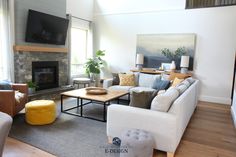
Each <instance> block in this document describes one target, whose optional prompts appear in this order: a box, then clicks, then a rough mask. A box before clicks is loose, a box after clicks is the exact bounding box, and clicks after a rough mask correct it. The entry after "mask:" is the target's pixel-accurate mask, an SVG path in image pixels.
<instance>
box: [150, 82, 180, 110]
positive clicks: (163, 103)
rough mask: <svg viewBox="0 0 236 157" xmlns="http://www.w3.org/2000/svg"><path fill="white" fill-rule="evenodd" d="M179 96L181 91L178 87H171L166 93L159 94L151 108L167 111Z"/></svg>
mask: <svg viewBox="0 0 236 157" xmlns="http://www.w3.org/2000/svg"><path fill="white" fill-rule="evenodd" d="M178 96H179V91H178V90H177V89H176V88H174V87H172V88H169V89H168V90H167V91H166V92H165V93H163V94H160V95H157V96H156V97H155V98H154V99H153V100H152V103H151V110H155V111H162V112H167V111H168V110H169V108H170V107H171V105H172V103H173V102H174V101H175V100H176V99H177V98H178Z"/></svg>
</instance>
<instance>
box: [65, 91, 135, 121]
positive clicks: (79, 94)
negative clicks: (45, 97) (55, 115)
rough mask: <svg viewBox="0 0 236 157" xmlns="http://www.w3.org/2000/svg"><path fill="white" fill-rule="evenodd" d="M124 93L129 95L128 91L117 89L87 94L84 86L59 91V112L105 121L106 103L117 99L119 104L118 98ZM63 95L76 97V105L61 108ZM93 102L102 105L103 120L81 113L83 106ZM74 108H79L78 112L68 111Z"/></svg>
mask: <svg viewBox="0 0 236 157" xmlns="http://www.w3.org/2000/svg"><path fill="white" fill-rule="evenodd" d="M124 95H128V97H130V95H129V92H127V91H117V90H108V92H107V94H102V95H93V94H87V93H86V90H85V88H83V89H76V90H71V91H67V92H63V93H61V112H63V113H67V114H70V115H74V116H79V117H84V118H89V119H93V120H98V121H103V122H106V107H107V106H108V105H110V102H111V101H112V100H117V103H118V104H119V98H120V97H122V96H124ZM64 97H72V98H77V105H76V106H75V107H71V108H68V109H65V110H64V108H63V98H64ZM84 100H89V102H85V103H84ZM93 102H95V103H97V104H102V105H103V120H100V119H96V118H93V117H87V116H84V115H83V106H85V105H87V104H90V103H93ZM75 108H80V114H78V113H74V112H70V111H71V110H73V109H75Z"/></svg>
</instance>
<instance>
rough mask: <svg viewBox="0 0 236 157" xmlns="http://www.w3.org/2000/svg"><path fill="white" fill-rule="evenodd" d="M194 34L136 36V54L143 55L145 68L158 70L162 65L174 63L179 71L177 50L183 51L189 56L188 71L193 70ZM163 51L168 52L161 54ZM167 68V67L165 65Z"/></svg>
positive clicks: (179, 58) (179, 57)
mask: <svg viewBox="0 0 236 157" xmlns="http://www.w3.org/2000/svg"><path fill="white" fill-rule="evenodd" d="M195 42H196V35H195V34H138V35H137V46H136V53H139V54H143V55H144V65H143V67H146V68H160V67H162V63H164V64H163V65H164V66H165V65H166V64H165V63H171V61H175V64H176V69H177V70H179V69H180V60H181V55H182V54H181V55H178V54H180V53H179V51H178V50H183V51H182V52H184V55H186V56H189V57H190V59H189V68H188V69H189V70H193V61H194V53H195V45H196V44H195ZM163 50H168V51H166V52H168V53H163ZM166 66H167V65H166Z"/></svg>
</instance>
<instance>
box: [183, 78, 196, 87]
mask: <svg viewBox="0 0 236 157" xmlns="http://www.w3.org/2000/svg"><path fill="white" fill-rule="evenodd" d="M185 80H186V81H188V82H189V83H190V85H191V84H193V83H194V82H195V80H194V79H193V78H192V77H189V78H187V79H185Z"/></svg>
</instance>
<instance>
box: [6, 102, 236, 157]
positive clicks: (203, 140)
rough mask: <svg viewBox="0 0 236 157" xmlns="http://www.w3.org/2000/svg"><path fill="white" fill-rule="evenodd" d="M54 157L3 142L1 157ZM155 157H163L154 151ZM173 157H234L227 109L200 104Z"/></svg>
mask: <svg viewBox="0 0 236 157" xmlns="http://www.w3.org/2000/svg"><path fill="white" fill-rule="evenodd" d="M41 156H43V157H53V155H51V154H48V153H47V152H44V151H42V150H40V149H37V148H35V147H32V146H30V145H28V144H25V143H22V142H20V141H17V140H15V139H12V138H8V139H7V141H6V147H5V150H4V154H3V157H41ZM153 156H154V157H166V153H165V152H160V151H155V153H154V155H153ZM175 157H236V129H235V128H234V126H233V122H232V118H231V113H230V106H228V105H221V104H215V103H208V102H199V104H198V106H197V109H196V111H195V113H194V115H193V116H192V118H191V121H190V123H189V125H188V127H187V129H186V132H185V133H184V136H183V138H182V140H181V142H180V145H179V147H178V148H177V151H176V154H175Z"/></svg>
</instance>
